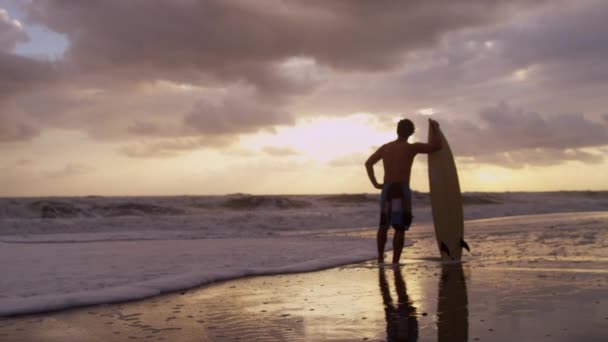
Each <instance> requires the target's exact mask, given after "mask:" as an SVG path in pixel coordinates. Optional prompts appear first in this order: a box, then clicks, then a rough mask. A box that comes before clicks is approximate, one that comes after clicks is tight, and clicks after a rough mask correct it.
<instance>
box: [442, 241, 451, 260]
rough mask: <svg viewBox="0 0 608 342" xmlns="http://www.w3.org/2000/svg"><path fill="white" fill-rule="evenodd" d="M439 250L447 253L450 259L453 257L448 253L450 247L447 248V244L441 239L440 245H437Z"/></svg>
mask: <svg viewBox="0 0 608 342" xmlns="http://www.w3.org/2000/svg"><path fill="white" fill-rule="evenodd" d="M439 250H440V251H441V252H443V253H445V254H447V255H448V256H449V257H450V258H451V259H452V260H453V259H454V258H453V257H452V254H450V249H449V248H448V246H447V245H446V244H445V243H444V242H443V241H441V245H440V247H439Z"/></svg>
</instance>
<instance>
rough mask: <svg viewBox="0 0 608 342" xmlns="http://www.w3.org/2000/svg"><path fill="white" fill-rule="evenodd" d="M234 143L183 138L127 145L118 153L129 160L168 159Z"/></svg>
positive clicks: (214, 138) (205, 138)
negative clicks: (189, 152)
mask: <svg viewBox="0 0 608 342" xmlns="http://www.w3.org/2000/svg"><path fill="white" fill-rule="evenodd" d="M233 142H234V141H233V140H231V139H229V138H227V137H211V138H208V137H183V138H167V139H154V140H147V141H139V142H134V143H129V144H126V145H124V146H122V147H121V148H119V150H118V151H119V152H120V153H122V154H124V155H126V156H128V157H131V158H169V157H175V156H178V155H180V154H181V153H184V152H187V151H192V150H195V149H200V148H210V147H220V146H222V147H224V146H226V145H229V144H230V143H233Z"/></svg>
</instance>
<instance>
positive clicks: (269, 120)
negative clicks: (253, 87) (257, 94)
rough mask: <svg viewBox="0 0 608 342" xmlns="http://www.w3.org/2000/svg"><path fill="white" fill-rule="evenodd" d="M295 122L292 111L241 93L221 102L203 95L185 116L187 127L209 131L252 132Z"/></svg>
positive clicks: (201, 131) (203, 132)
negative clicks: (282, 109) (264, 103)
mask: <svg viewBox="0 0 608 342" xmlns="http://www.w3.org/2000/svg"><path fill="white" fill-rule="evenodd" d="M294 123H295V120H294V118H293V117H292V116H291V115H289V114H288V113H281V112H278V111H276V110H274V109H273V108H271V107H269V106H266V105H263V104H260V103H256V102H253V101H247V102H246V101H244V100H243V98H240V97H239V98H235V97H227V98H225V99H223V100H221V101H220V102H219V103H218V102H213V101H211V100H208V99H202V100H200V101H199V102H198V103H197V104H196V105H195V107H194V109H193V110H192V112H190V114H188V115H187V116H186V117H185V119H184V124H185V125H186V126H187V127H189V128H191V129H193V130H194V131H196V132H198V133H201V134H205V135H222V134H237V133H252V132H256V131H258V130H262V129H269V127H273V126H274V125H281V124H283V125H292V124H294Z"/></svg>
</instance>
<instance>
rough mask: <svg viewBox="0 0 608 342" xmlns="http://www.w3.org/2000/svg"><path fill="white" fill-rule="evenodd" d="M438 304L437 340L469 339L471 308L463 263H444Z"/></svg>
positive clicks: (455, 340) (457, 341) (456, 340)
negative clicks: (469, 307) (469, 306)
mask: <svg viewBox="0 0 608 342" xmlns="http://www.w3.org/2000/svg"><path fill="white" fill-rule="evenodd" d="M438 296H439V298H438V304H437V341H450V342H460V341H467V339H468V334H469V309H468V299H467V286H466V280H465V277H464V272H463V271H462V264H460V263H459V264H442V265H441V279H440V280H439V294H438Z"/></svg>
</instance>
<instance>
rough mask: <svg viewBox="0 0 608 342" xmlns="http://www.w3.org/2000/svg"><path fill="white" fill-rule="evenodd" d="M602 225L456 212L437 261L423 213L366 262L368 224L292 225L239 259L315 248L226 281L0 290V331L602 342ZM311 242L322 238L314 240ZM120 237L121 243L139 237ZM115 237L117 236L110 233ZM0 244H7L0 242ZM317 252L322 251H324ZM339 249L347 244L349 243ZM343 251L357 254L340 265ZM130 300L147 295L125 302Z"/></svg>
mask: <svg viewBox="0 0 608 342" xmlns="http://www.w3.org/2000/svg"><path fill="white" fill-rule="evenodd" d="M475 208H478V207H475ZM509 208H510V209H509V210H512V206H511V207H509ZM495 209H496V208H495ZM465 210H466V207H465ZM607 225H608V212H606V211H593V212H580V211H579V212H562V213H553V214H534V215H515V216H509V217H504V216H502V217H495V218H486V219H476V220H468V221H467V222H466V224H465V227H466V228H465V229H466V231H465V238H466V240H467V241H468V243H469V244H470V245H471V248H472V251H471V253H465V256H464V257H463V262H462V263H461V264H449V263H448V264H445V263H441V262H440V261H439V260H438V259H437V255H438V252H437V246H436V242H435V240H434V235H433V233H432V225H430V224H428V223H426V224H424V223H423V224H419V225H416V226H414V227H413V229H412V230H411V231H410V232H408V233H407V235H406V239H407V240H408V244H410V245H411V246H408V247H406V248H405V251H404V255H403V256H402V261H401V264H400V265H399V266H397V267H395V266H393V265H381V266H379V265H377V264H375V263H374V262H372V261H369V260H372V259H373V247H374V242H375V240H374V235H375V230H374V229H371V228H362V229H337V228H336V229H321V230H314V232H311V231H310V230H306V231H303V230H300V231H297V230H296V231H293V230H292V231H288V232H284V235H281V237H277V238H276V240H273V239H270V240H268V239H262V241H264V242H263V245H261V246H255V245H254V246H252V248H253V249H254V250H257V252H256V253H252V254H251V255H252V256H253V255H264V254H265V253H269V254H268V255H270V256H277V257H279V259H281V258H280V257H281V256H287V255H289V253H287V252H276V250H275V249H272V248H270V247H269V246H272V245H273V244H276V243H281V242H287V241H292V244H291V245H288V246H287V247H289V248H291V249H292V250H290V253H291V254H294V255H300V258H301V257H302V255H304V256H306V258H310V257H311V256H313V255H314V254H316V256H317V257H316V258H312V259H309V260H308V261H302V260H303V259H297V260H298V261H299V263H298V264H297V266H296V267H290V266H293V265H289V264H285V263H282V261H281V260H276V261H273V262H274V264H271V263H268V262H265V263H262V265H265V268H264V267H261V266H259V269H258V271H257V272H256V271H255V270H253V269H251V268H250V269H249V273H248V274H244V275H238V276H234V277H230V278H228V279H222V278H221V277H219V276H217V277H216V280H213V279H212V278H211V276H210V275H209V274H208V273H207V274H206V276H207V279H211V280H209V281H207V282H204V283H203V284H202V285H203V286H201V287H194V288H193V286H196V284H195V285H193V286H189V287H188V286H183V285H185V284H184V283H183V282H184V280H187V281H191V282H194V280H197V281H200V278H199V279H194V280H193V279H181V280H182V283H181V284H180V283H179V282H178V281H177V280H176V279H175V278H172V283H173V286H175V288H176V289H174V290H173V291H168V292H171V293H169V294H164V295H161V293H162V291H161V290H159V288H148V291H149V292H147V293H145V292H142V290H141V289H140V290H139V291H140V292H137V291H136V290H134V289H138V287H132V288H131V291H126V290H125V289H124V288H122V292H121V291H117V292H118V293H120V295H121V296H123V297H122V298H125V299H123V300H122V301H121V300H118V299H115V298H110V299H112V300H109V301H106V302H105V304H103V305H96V306H84V307H81V308H74V307H77V306H82V305H86V304H87V302H86V301H83V300H82V298H91V297H92V298H96V299H97V300H98V301H100V300H103V299H108V298H103V296H99V295H98V296H97V297H95V296H91V295H90V294H89V297H86V296H85V295H82V296H80V297H79V296H76V297H64V298H63V300H62V301H60V304H61V305H58V306H57V307H55V308H53V307H51V309H61V308H68V310H62V311H55V312H47V313H36V311H35V310H34V309H35V306H34V304H31V303H35V302H34V301H32V302H30V304H31V305H32V306H30V307H29V309H28V308H26V307H24V306H21V307H20V306H19V303H23V302H26V301H27V300H23V301H19V300H12V301H9V300H8V299H6V298H2V300H4V301H5V303H13V306H12V309H13V310H17V309H19V308H21V309H23V310H25V309H28V310H30V311H32V312H30V313H29V314H28V313H27V312H24V313H25V315H18V316H7V317H4V318H2V319H0V337H1V338H2V340H7V341H81V340H89V341H96V340H97V341H105V340H112V341H121V340H125V341H130V340H134V339H139V340H180V341H201V340H202V341H233V340H256V341H264V340H268V341H292V340H302V341H317V340H319V341H321V340H322V341H325V340H329V341H360V340H370V341H387V340H407V339H404V338H405V337H404V336H407V338H408V339H409V340H419V341H476V340H480V341H484V340H485V341H512V340H519V341H539V340H541V341H542V340H546V341H603V340H605V339H606V336H607V335H606V333H605V330H606V329H605V327H606V325H607V324H608V301H607V299H608V290H607V289H608V271H606V270H607V269H608V252H607V250H608V249H607V248H606V247H608V237H607V235H608V232H607V231H606V229H605V228H606V226H607ZM414 228H415V229H414ZM30 238H31V237H30ZM38 238H40V236H38ZM14 239H16V238H14ZM290 239H292V240H290ZM300 239H304V240H300ZM218 240H219V239H218ZM170 241H173V240H170ZM294 241H295V242H294ZM321 241H325V243H331V244H334V245H333V247H332V246H331V245H330V246H322V247H323V248H317V249H315V246H316V245H317V244H320V243H321ZM340 241H343V242H344V243H343V245H342V247H339V246H340V244H339V243H338V242H340ZM128 242H129V243H131V244H132V248H134V249H136V248H137V247H136V246H137V245H138V244H139V243H142V242H138V244H133V241H128ZM190 242H192V241H190ZM190 242H189V243H190ZM194 242H196V240H195V241H194ZM194 242H192V243H194ZM219 242H221V241H218V243H219ZM224 242H225V241H224ZM91 243H93V242H87V244H89V245H90V244H91ZM95 243H97V242H95ZM105 243H110V242H105ZM115 243H124V241H112V242H111V244H115ZM153 243H162V241H161V242H159V241H153ZM79 244H82V243H79ZM7 245H11V243H6V242H5V243H4V245H3V247H6V246H7ZM24 245H27V244H24ZM48 245H53V246H55V245H61V243H53V244H48ZM170 245H173V242H170ZM87 246H88V245H87ZM113 246H115V245H113ZM144 246H145V245H144ZM89 247H90V246H89ZM264 248H267V250H264ZM273 248H276V246H275V247H273ZM289 248H288V249H289ZM294 248H295V249H294ZM340 248H342V249H340ZM89 249H91V248H89ZM243 249H245V247H243ZM309 249H310V250H309ZM327 249H329V250H331V253H329V254H324V253H326V250H327ZM349 249H354V250H353V251H352V253H349ZM5 250H6V249H5ZM81 250H82V249H81ZM81 250H80V251H81ZM307 250H309V251H308V252H306V251H307ZM360 250H363V252H361V251H360ZM273 251H275V252H276V253H275V252H273ZM182 252H183V250H182ZM285 253H287V254H285ZM366 253H367V254H366ZM369 253H371V254H369ZM387 253H390V252H387ZM352 254H354V255H355V257H356V258H364V259H363V260H368V261H349V258H352ZM319 256H321V257H319ZM293 258H295V257H293ZM306 258H305V259H306ZM365 258H367V259H365ZM321 259H322V260H321ZM325 259H327V260H325ZM213 260H215V259H213ZM234 260H237V259H234ZM261 260H264V259H259V258H258V259H255V258H254V259H253V262H257V263H260V262H261ZM288 260H296V259H288ZM328 260H329V261H328ZM241 262H243V261H241ZM283 262H284V261H283ZM200 264H201V269H202V270H208V269H209V265H208V264H207V263H205V261H204V260H201V261H200ZM273 265H274V268H273V267H271V266H273ZM220 271H221V269H219V268H218V271H217V272H219V273H216V274H222V272H220ZM223 272H224V273H223V274H224V275H226V274H228V273H226V272H227V271H226V270H224V271H223ZM302 272H304V273H302ZM203 273H204V272H203ZM259 273H261V274H259ZM258 274H259V275H258ZM264 274H274V275H264ZM114 276H116V275H114ZM243 276H245V277H244V278H243ZM94 279H97V278H94ZM230 279H233V280H230ZM156 281H157V282H158V280H156ZM167 283H168V281H167ZM165 285H166V284H165ZM177 285H181V286H183V287H182V288H181V289H178V288H179V287H177ZM139 287H142V286H141V285H139ZM46 289H47V290H49V288H48V287H47V288H46ZM52 289H57V287H55V288H51V290H52ZM98 294H99V293H98ZM142 294H143V295H142ZM128 295H134V297H133V298H129V297H128ZM56 296H59V297H60V295H56ZM138 296H143V297H149V298H148V299H144V300H140V301H133V300H134V299H137V298H139V297H138ZM119 297H120V296H119ZM70 298H71V299H72V302H70V301H69V300H70ZM26 299H27V298H26ZM37 300H38V304H41V303H43V302H42V301H40V300H41V298H37ZM125 301H126V302H125ZM110 302H116V304H108V303H110ZM46 303H47V304H48V301H47V302H46ZM69 304H72V305H69ZM70 307H73V308H72V309H69V308H70ZM26 311H27V310H26ZM43 311H44V310H43ZM38 312H40V311H38Z"/></svg>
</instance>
